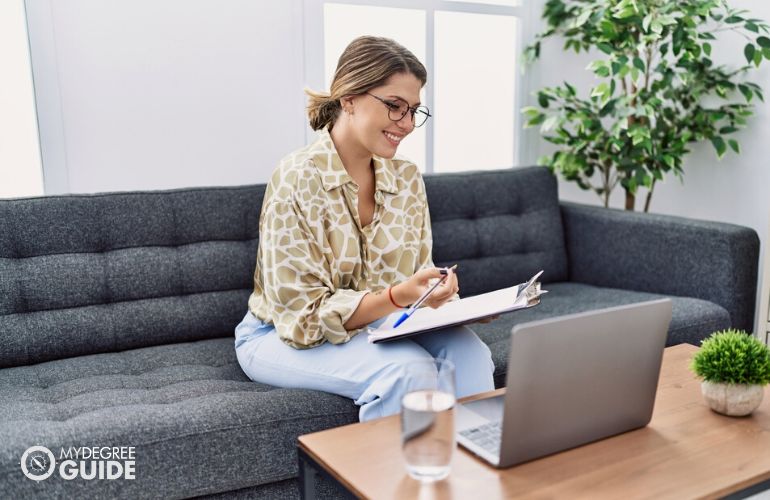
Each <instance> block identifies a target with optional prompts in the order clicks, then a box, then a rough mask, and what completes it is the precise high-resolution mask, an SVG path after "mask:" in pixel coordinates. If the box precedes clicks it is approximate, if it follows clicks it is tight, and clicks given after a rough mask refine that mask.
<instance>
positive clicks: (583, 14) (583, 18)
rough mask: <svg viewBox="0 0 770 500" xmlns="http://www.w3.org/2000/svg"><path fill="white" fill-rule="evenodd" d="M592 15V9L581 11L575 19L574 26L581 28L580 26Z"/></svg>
mask: <svg viewBox="0 0 770 500" xmlns="http://www.w3.org/2000/svg"><path fill="white" fill-rule="evenodd" d="M589 17H591V10H589V9H586V10H584V11H583V12H581V13H580V15H579V16H578V17H577V19H575V22H574V23H573V24H572V27H573V28H579V27H580V26H583V25H584V24H585V23H586V21H588V18H589Z"/></svg>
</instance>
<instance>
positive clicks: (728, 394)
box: [700, 381, 765, 417]
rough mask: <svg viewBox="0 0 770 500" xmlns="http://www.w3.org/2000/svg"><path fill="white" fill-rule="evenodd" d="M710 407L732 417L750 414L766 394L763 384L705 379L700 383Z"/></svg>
mask: <svg viewBox="0 0 770 500" xmlns="http://www.w3.org/2000/svg"><path fill="white" fill-rule="evenodd" d="M700 387H701V391H702V392H703V397H704V398H705V399H706V402H707V403H708V405H709V407H711V409H712V410H714V411H715V412H717V413H721V414H723V415H729V416H731V417H742V416H744V415H748V414H750V413H751V412H753V411H754V410H756V409H757V407H758V406H759V405H760V403H762V396H763V395H764V394H765V390H764V387H762V386H761V385H746V384H722V383H714V382H707V381H703V382H702V383H701V385H700Z"/></svg>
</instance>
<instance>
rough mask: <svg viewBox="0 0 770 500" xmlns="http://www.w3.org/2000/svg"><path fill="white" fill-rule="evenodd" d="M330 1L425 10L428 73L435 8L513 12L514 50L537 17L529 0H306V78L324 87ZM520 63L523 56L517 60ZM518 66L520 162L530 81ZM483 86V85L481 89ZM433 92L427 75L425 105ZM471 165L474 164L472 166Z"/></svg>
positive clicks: (429, 163) (428, 146) (429, 131)
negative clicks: (507, 1)
mask: <svg viewBox="0 0 770 500" xmlns="http://www.w3.org/2000/svg"><path fill="white" fill-rule="evenodd" d="M327 3H335V4H347V5H363V6H370V7H390V8H399V9H413V10H420V11H424V12H425V18H426V26H425V61H423V62H424V63H425V67H426V68H427V70H428V74H431V75H432V74H435V73H434V67H435V64H434V54H435V45H434V38H435V37H434V34H435V29H434V22H435V13H436V11H445V12H465V13H471V14H492V15H500V16H512V17H515V18H517V19H518V20H519V24H518V26H519V30H518V33H517V34H516V38H515V43H516V47H515V51H516V53H517V54H522V52H523V49H524V44H525V43H526V42H527V41H528V40H529V39H530V32H529V30H530V28H531V26H533V21H534V19H533V18H532V15H533V8H532V4H533V3H534V2H532V1H529V0H521V3H520V4H519V5H517V6H515V7H510V6H504V5H491V4H477V3H470V2H453V1H448V0H388V1H387V2H386V1H384V0H304V9H303V15H304V18H303V26H304V60H305V82H306V84H307V85H308V86H309V87H310V88H312V89H324V88H326V87H327V85H328V83H327V82H325V75H324V57H325V56H324V46H325V45H324V5H325V4H327ZM517 62H518V63H519V65H520V63H521V60H518V61H517ZM519 69H520V68H516V84H515V88H514V99H513V101H514V102H513V109H511V114H512V116H513V130H514V137H513V163H514V165H512V166H516V165H520V164H521V160H522V158H528V157H529V155H528V152H525V151H522V148H524V147H527V144H526V142H525V141H520V138H521V136H522V133H521V132H522V120H521V117H520V113H519V109H521V107H522V106H523V105H524V103H525V102H527V95H528V93H529V88H530V85H529V81H528V76H527V74H524V75H522V72H521V71H520V70H519ZM480 90H481V89H480ZM433 103H434V92H433V82H432V81H431V79H430V78H429V79H428V83H427V84H426V85H425V105H426V106H428V108H430V109H431V110H432V109H433ZM425 132H426V133H425V165H423V168H424V170H425V172H426V173H432V172H434V165H433V159H434V142H435V141H434V135H433V126H431V124H430V123H428V124H426V131H425ZM312 138H313V131H312V130H311V129H310V128H309V127H308V128H307V130H306V139H307V142H311V141H312ZM471 168H473V167H472V166H471Z"/></svg>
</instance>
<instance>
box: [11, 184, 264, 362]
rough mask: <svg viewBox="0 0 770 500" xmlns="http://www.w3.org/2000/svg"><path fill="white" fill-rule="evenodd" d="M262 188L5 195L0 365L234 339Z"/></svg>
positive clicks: (249, 281) (249, 275)
mask: <svg viewBox="0 0 770 500" xmlns="http://www.w3.org/2000/svg"><path fill="white" fill-rule="evenodd" d="M264 190H265V186H263V185H258V186H244V187H232V188H205V189H180V190H172V191H157V192H144V193H113V194H99V195H73V196H51V197H45V198H28V199H18V200H0V367H7V366H20V365H25V364H33V363H39V362H42V361H48V360H52V359H61V358H67V357H71V356H79V355H83V354H94V353H99V352H114V351H120V350H125V349H133V348H136V347H144V346H151V345H160V344H166V343H171V342H188V341H192V340H200V339H205V338H212V337H215V336H222V335H228V336H229V335H232V331H233V328H234V327H235V325H237V324H238V322H239V321H240V319H241V318H242V317H243V313H244V311H245V309H246V301H247V299H248V295H249V293H250V292H251V289H252V287H253V282H252V276H253V273H254V266H255V262H256V260H255V259H256V253H257V242H258V240H257V233H258V219H259V211H260V208H261V204H262V198H263V195H264Z"/></svg>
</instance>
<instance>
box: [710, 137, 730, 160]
mask: <svg viewBox="0 0 770 500" xmlns="http://www.w3.org/2000/svg"><path fill="white" fill-rule="evenodd" d="M711 144H713V145H714V149H716V151H717V157H718V158H720V159H721V158H722V157H723V156H724V155H725V151H727V145H726V144H725V141H724V139H722V138H721V137H719V136H718V135H717V136H714V137H712V138H711Z"/></svg>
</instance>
